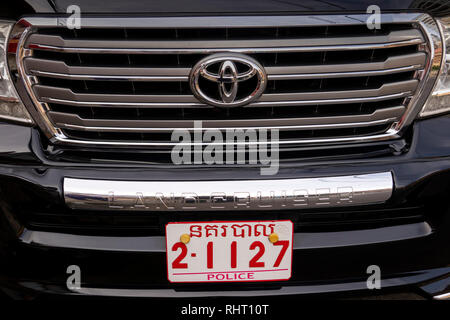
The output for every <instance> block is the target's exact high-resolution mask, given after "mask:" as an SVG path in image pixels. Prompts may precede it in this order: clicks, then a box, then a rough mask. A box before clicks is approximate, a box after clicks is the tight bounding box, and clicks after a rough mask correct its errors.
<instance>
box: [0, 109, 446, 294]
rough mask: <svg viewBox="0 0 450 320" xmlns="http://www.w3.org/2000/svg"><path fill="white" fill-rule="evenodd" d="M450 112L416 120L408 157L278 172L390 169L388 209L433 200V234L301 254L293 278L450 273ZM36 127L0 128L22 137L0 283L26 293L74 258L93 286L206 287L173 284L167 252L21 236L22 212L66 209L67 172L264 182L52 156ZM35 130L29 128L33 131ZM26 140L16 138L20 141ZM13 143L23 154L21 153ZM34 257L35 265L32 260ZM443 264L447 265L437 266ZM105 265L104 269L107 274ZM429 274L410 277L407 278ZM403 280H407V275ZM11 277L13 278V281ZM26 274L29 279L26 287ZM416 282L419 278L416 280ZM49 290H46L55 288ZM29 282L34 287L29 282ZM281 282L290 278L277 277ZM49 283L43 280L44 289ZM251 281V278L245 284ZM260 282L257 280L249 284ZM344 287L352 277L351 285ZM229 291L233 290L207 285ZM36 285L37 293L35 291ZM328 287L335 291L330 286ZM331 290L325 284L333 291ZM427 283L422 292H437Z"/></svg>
mask: <svg viewBox="0 0 450 320" xmlns="http://www.w3.org/2000/svg"><path fill="white" fill-rule="evenodd" d="M449 127H450V115H447V116H441V117H436V118H432V119H428V120H423V121H418V122H417V123H416V124H415V125H414V128H413V135H412V139H410V142H409V146H408V148H409V151H408V152H406V153H404V154H402V155H396V156H395V155H390V156H384V157H377V158H365V159H360V160H357V161H355V160H353V161H333V162H326V161H321V162H309V163H308V162H304V163H301V164H299V163H286V164H284V165H283V167H282V168H281V169H280V174H279V176H277V178H282V177H290V178H293V177H312V176H316V177H317V176H327V175H341V174H346V175H348V174H358V173H371V172H385V171H391V172H393V174H394V178H395V185H396V188H395V192H394V195H393V197H392V199H391V200H390V201H389V206H400V207H401V206H406V205H411V204H415V203H422V204H426V205H427V206H426V208H427V209H426V210H427V211H426V212H423V214H424V215H425V216H426V217H427V220H428V222H429V223H430V224H431V226H432V227H433V233H432V235H430V236H428V237H425V238H417V239H410V240H408V241H399V242H393V243H385V244H373V245H369V246H361V247H358V246H357V247H343V248H332V249H320V250H301V251H296V252H295V253H294V270H295V277H293V279H292V282H290V283H289V285H304V284H326V283H329V282H335V281H341V282H343V283H345V282H349V281H354V280H355V279H359V280H362V279H365V277H366V274H365V268H366V267H367V266H368V265H370V264H374V263H376V264H379V265H380V266H381V268H382V270H383V272H384V276H386V277H397V278H398V280H396V281H398V283H399V284H401V285H403V286H405V285H412V284H414V285H417V283H416V282H420V283H422V282H423V281H424V279H432V278H435V277H437V275H439V276H442V275H445V274H449V273H450V266H449V261H450V250H449V248H448V243H449V242H450V233H449V232H448V230H450V206H449V202H448V195H449V194H450V143H449V139H448V128H449ZM34 130H35V129H30V128H24V127H20V126H16V125H2V126H0V136H5V135H6V133H8V135H9V136H10V137H11V136H14V135H17V136H18V137H21V144H20V146H19V145H17V144H16V147H15V148H14V146H12V145H11V142H10V141H9V140H12V139H11V138H10V139H8V140H5V139H2V140H0V193H1V194H0V208H1V213H2V214H0V273H1V274H2V275H3V282H2V280H1V279H2V278H1V277H0V287H2V286H3V287H5V286H6V287H11V288H15V289H16V290H18V291H19V292H21V293H22V294H23V293H24V292H28V293H29V294H31V293H33V294H36V293H37V292H39V291H41V290H43V288H46V289H45V290H47V293H53V294H56V293H64V292H67V291H66V290H65V287H64V286H65V279H66V273H65V268H66V267H67V265H70V264H77V265H80V266H81V268H82V269H84V270H88V271H87V272H86V273H85V278H84V281H85V284H86V286H88V285H89V286H93V287H95V286H106V287H130V288H179V289H189V290H192V289H193V290H196V289H199V286H195V285H193V286H187V287H186V286H183V285H176V286H173V285H169V284H168V282H167V280H166V278H165V268H166V266H165V255H164V253H160V252H154V253H130V252H128V253H126V252H92V251H91V252H89V251H84V250H73V249H63V248H60V249H56V248H53V249H52V248H43V247H36V246H30V245H25V244H21V243H20V242H18V240H17V234H18V233H20V230H22V227H23V225H22V222H21V219H22V218H21V216H20V215H16V214H15V213H14V212H15V210H16V209H17V208H21V209H25V210H30V211H33V210H38V209H39V210H50V211H54V212H65V211H67V208H65V206H64V202H63V198H62V191H63V190H62V180H63V177H65V176H67V177H79V178H98V179H129V180H134V179H136V180H140V179H146V180H149V179H155V180H159V179H161V180H180V179H188V180H197V179H247V178H248V179H257V178H261V177H260V176H259V175H258V172H259V170H257V168H238V169H237V168H235V169H231V168H221V169H213V168H210V167H203V168H196V169H192V168H189V169H188V168H174V167H170V166H158V167H155V166H151V165H141V166H139V167H134V168H132V167H128V168H126V167H124V166H120V165H119V164H117V165H114V164H112V165H109V166H106V165H92V164H80V163H75V162H74V163H54V162H49V161H48V160H47V159H46V158H45V156H44V154H43V153H39V154H36V151H37V150H39V149H40V148H41V146H40V140H39V139H37V138H38V135H37V134H36V131H34ZM30 131H31V132H30ZM18 141H19V140H16V141H15V142H16V143H17V142H18ZM14 149H17V150H21V152H14ZM30 261H32V262H33V263H32V264H33V267H32V268H31V267H30ZM439 268H440V269H439ZM105 270H106V271H105ZM411 272H413V273H412V274H413V275H416V276H418V277H419V276H420V277H419V278H417V279H422V280H420V281H419V280H417V281H415V280H414V281H413V280H408V281H411V282H407V281H406V280H404V279H403V280H402V278H401V277H403V276H406V275H408V273H409V275H411ZM399 277H400V278H399ZM5 279H6V280H5ZM24 279H27V281H26V284H20V283H21V281H23V280H24ZM414 279H415V278H414ZM50 284H51V287H46V286H47V285H50ZM24 285H25V286H28V287H31V288H34V289H30V288H28V289H25V288H24ZM271 285H272V286H273V287H277V286H280V285H283V284H282V283H279V284H277V283H274V284H271ZM43 286H44V287H43ZM245 286H247V285H245ZM248 286H249V287H252V288H256V289H257V288H261V286H259V285H258V284H249V285H248ZM344 286H345V284H344ZM201 288H202V289H203V290H205V289H207V290H208V288H209V290H223V289H226V288H230V287H229V286H228V287H227V286H225V287H214V288H212V287H204V286H202V287H201ZM36 290H37V291H36ZM327 290H328V289H327ZM327 290H325V289H324V291H327ZM431 291H432V290H431V289H429V287H427V290H425V291H424V292H425V293H426V292H428V293H431Z"/></svg>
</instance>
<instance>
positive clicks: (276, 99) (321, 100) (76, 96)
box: [34, 80, 419, 107]
mask: <svg viewBox="0 0 450 320" xmlns="http://www.w3.org/2000/svg"><path fill="white" fill-rule="evenodd" d="M418 83H419V82H418V81H417V80H410V81H404V82H398V83H390V84H384V85H383V86H382V87H381V88H379V89H368V90H365V89H362V90H347V91H330V92H302V93H297V92H293V93H274V94H264V95H263V96H262V97H261V98H260V99H259V101H258V102H255V103H253V104H250V105H248V107H251V106H270V107H272V106H274V107H276V106H278V105H287V104H289V105H308V104H329V103H331V102H333V103H346V102H364V101H380V100H383V99H393V98H396V97H397V98H398V97H405V96H408V95H411V94H413V92H414V91H415V90H416V88H417V85H418ZM34 90H35V92H36V94H37V95H38V96H40V97H41V98H40V99H41V101H42V102H50V103H59V104H67V105H73V106H81V107H82V106H85V107H91V106H104V107H109V106H120V107H155V106H159V107H171V106H173V107H176V106H185V107H193V106H205V107H208V105H205V104H203V103H200V102H198V100H196V99H195V97H193V96H189V95H123V94H122V95H119V94H107V95H106V94H86V93H74V92H73V91H71V90H70V89H67V88H56V87H48V86H42V85H36V86H34ZM397 95H398V96H397Z"/></svg>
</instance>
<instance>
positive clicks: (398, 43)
mask: <svg viewBox="0 0 450 320" xmlns="http://www.w3.org/2000/svg"><path fill="white" fill-rule="evenodd" d="M422 43H423V40H422V39H412V40H404V41H396V42H386V43H368V44H352V45H335V46H304V47H265V48H193V49H189V48H174V49H159V48H147V49H144V48H134V49H125V48H70V47H59V46H47V45H41V44H30V45H29V49H32V50H46V51H55V52H67V53H98V54H102V53H108V54H212V53H221V52H235V53H246V54H251V53H271V52H275V53H280V52H281V53H287V52H315V51H341V50H342V51H344V50H372V49H388V48H397V47H404V46H411V45H417V44H422Z"/></svg>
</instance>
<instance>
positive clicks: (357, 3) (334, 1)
mask: <svg viewBox="0 0 450 320" xmlns="http://www.w3.org/2000/svg"><path fill="white" fill-rule="evenodd" d="M22 1H24V3H26V4H27V5H28V6H30V7H31V8H32V10H33V11H34V12H36V13H48V12H57V13H66V11H67V8H68V7H69V6H70V5H78V6H79V7H80V8H81V12H82V13H141V14H188V13H197V14H208V13H212V14H230V13H235V14H244V13H268V12H271V13H288V12H289V13H315V12H330V13H332V12H342V11H345V12H365V11H366V10H367V7H369V6H370V5H378V6H379V7H380V8H381V10H382V11H417V10H420V11H428V12H430V11H434V12H431V13H434V14H443V13H445V12H446V13H449V12H450V1H446V0H434V1H433V0H22ZM433 3H434V4H433Z"/></svg>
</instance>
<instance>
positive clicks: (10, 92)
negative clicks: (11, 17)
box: [0, 20, 33, 124]
mask: <svg viewBox="0 0 450 320" xmlns="http://www.w3.org/2000/svg"><path fill="white" fill-rule="evenodd" d="M13 25H14V23H13V22H8V21H1V20H0V121H2V119H5V120H9V121H15V122H21V123H24V124H32V123H33V120H32V119H31V116H30V114H29V113H28V111H27V109H26V108H25V106H24V105H23V104H22V102H21V101H20V99H19V96H18V95H17V92H16V88H15V87H14V84H13V82H12V81H11V77H10V74H9V71H8V64H7V50H8V35H9V33H10V31H11V29H12V27H13Z"/></svg>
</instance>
